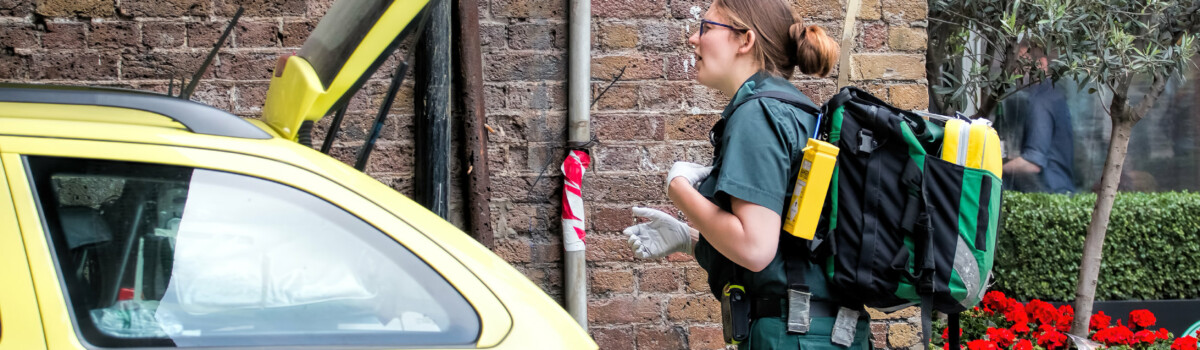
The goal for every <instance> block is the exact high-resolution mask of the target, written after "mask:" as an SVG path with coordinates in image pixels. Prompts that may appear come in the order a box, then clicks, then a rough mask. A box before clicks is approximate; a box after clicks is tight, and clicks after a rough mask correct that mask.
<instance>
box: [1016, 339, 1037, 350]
mask: <svg viewBox="0 0 1200 350" xmlns="http://www.w3.org/2000/svg"><path fill="white" fill-rule="evenodd" d="M1013 350H1033V343H1031V342H1029V339H1021V340H1020V341H1017V345H1014V346H1013Z"/></svg>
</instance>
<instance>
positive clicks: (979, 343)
mask: <svg viewBox="0 0 1200 350" xmlns="http://www.w3.org/2000/svg"><path fill="white" fill-rule="evenodd" d="M967 349H968V350H1000V347H998V346H996V342H993V341H990V340H983V339H979V340H972V341H969V342H967ZM1192 350H1195V349H1192Z"/></svg>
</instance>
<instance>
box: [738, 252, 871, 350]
mask: <svg viewBox="0 0 1200 350" xmlns="http://www.w3.org/2000/svg"><path fill="white" fill-rule="evenodd" d="M785 242H786V243H785ZM808 242H809V241H807V240H801V239H799V238H796V237H794V236H791V235H784V237H781V243H782V244H781V245H780V249H788V250H786V251H785V253H784V254H783V255H784V270H785V271H786V273H787V282H788V284H787V286H788V288H787V295H784V296H778V295H771V296H753V295H752V294H753V293H754V291H749V293H748V292H747V290H746V288H745V287H743V286H742V285H741V283H740V281H741V278H740V277H741V274H740V273H735V275H734V276H732V277H733V278H731V280H730V282H729V283H726V284H725V287H724V288H723V289H722V293H721V325H722V328H723V330H724V336H725V343H726V344H735V345H736V344H740V343H742V342H744V341H746V340H747V339H748V338H749V336H750V322H751V321H752V320H756V319H759V318H765V317H783V318H784V319H785V321H786V326H787V327H786V328H787V333H788V334H806V333H808V331H809V328H810V327H811V325H812V318H814V317H836V319H835V320H834V324H833V329H832V330H831V331H830V334H831V337H830V342H831V343H834V344H837V345H841V346H844V347H848V346H850V345H851V344H852V343H853V342H854V333H855V331H856V329H857V326H858V320H859V318H860V316H865V314H866V313H865V312H863V311H864V310H863V307H862V305H855V306H853V307H852V308H847V307H845V306H843V305H839V304H837V303H835V302H832V301H829V300H825V299H820V300H815V299H813V298H812V293H810V292H809V289H808V284H807V281H805V279H806V277H805V275H804V274H805V272H806V271H807V270H808V269H809V267H810V266H811V265H810V264H812V262H811V261H809V259H808V256H809V253H810V250H811V249H810V247H809V246H808ZM739 272H742V271H739Z"/></svg>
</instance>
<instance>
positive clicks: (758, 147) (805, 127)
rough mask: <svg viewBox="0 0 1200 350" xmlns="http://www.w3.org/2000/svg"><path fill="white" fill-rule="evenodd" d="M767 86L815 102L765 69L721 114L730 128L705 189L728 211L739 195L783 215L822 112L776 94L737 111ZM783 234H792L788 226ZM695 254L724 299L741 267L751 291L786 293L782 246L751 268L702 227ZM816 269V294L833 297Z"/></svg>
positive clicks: (718, 140)
mask: <svg viewBox="0 0 1200 350" xmlns="http://www.w3.org/2000/svg"><path fill="white" fill-rule="evenodd" d="M762 91H780V92H785V93H789V94H793V95H795V97H796V98H797V99H799V100H801V101H806V102H811V100H810V99H809V98H808V97H807V96H805V95H804V94H803V93H801V92H800V91H799V90H797V89H796V87H795V86H793V85H792V84H791V82H788V81H787V80H784V79H783V78H780V77H773V76H770V75H769V74H766V73H764V72H759V73H758V74H755V75H754V76H752V77H750V79H748V80H746V82H745V83H743V84H742V86H741V88H739V89H738V91H737V94H735V95H734V97H733V99H732V100H731V101H730V103H729V105H727V106H726V108H725V111H724V112H722V113H721V118H722V119H723V123H724V130H723V131H722V132H720V133H719V135H716V137H715V139H714V143H715V144H714V149H713V163H712V165H713V171H712V173H711V174H710V175H709V176H708V178H707V179H705V180H704V181H703V182H701V183H700V194H701V195H704V197H706V198H708V199H709V200H710V201H712V202H713V203H714V204H716V205H717V206H718V207H720V208H721V209H723V210H725V211H728V212H733V210H732V207H731V205H730V203H731V202H730V197H736V198H738V199H741V200H744V201H747V202H750V203H754V204H758V205H761V206H763V207H766V208H768V209H771V210H773V211H775V213H777V214H779V215H780V217H781V218H782V216H783V215H784V214H785V213H784V209H785V208H786V206H787V202H788V200H789V199H790V196H791V188H792V187H793V186H794V185H795V181H796V173H797V172H798V171H799V164H800V163H799V162H800V160H801V158H802V157H801V156H802V153H803V149H804V146H805V144H806V143H807V142H808V137H809V135H811V134H812V130H813V128H814V127H815V126H816V116H814V115H811V114H808V113H806V112H804V111H801V110H800V109H798V108H796V107H793V106H791V105H788V104H786V103H784V102H781V101H779V100H775V99H770V98H760V99H757V100H753V101H750V102H746V103H744V104H742V105H741V106H739V107H738V108H737V110H733V106H734V105H737V104H738V103H739V102H741V101H742V100H744V99H746V98H748V97H749V96H751V95H753V94H755V93H758V92H762ZM815 105H816V104H814V106H815ZM781 220H782V219H781ZM780 233H781V234H787V233H785V232H783V231H782V230H781V231H780ZM695 255H696V261H697V262H699V264H700V266H701V267H703V268H704V269H705V270H706V271H708V282H709V287H710V288H712V292H713V294H714V295H717V296H718V298H719V294H718V293H719V292H720V291H721V288H723V287H724V286H725V283H726V282H728V281H729V280H730V279H731V278H732V277H733V276H734V274H735V273H737V272H738V271H741V272H742V275H741V282H742V285H743V286H745V287H746V291H747V292H748V293H751V294H753V295H759V296H767V295H775V296H783V295H786V291H787V275H786V274H785V272H784V269H783V255H782V250H777V251H776V253H775V259H774V260H772V261H771V263H770V264H769V265H767V267H766V268H765V269H763V270H762V271H760V272H758V273H750V272H749V271H748V270H745V269H739V268H737V265H736V264H734V263H733V262H732V261H730V260H729V259H727V258H725V256H723V255H721V253H720V252H717V250H716V249H715V248H713V246H712V245H711V244H709V243H708V241H707V240H706V239H704V233H703V232H701V233H700V242H699V243H697V244H696V248H695ZM811 270H812V271H809V273H808V274H806V276H807V277H806V280H807V281H806V282H807V283H808V284H809V285H810V290H811V291H812V293H813V296H814V298H817V299H827V298H828V294H829V293H828V292H827V290H826V288H825V278H824V277H823V276H822V275H821V271H820V268H818V267H816V266H815V265H814V267H813V268H812V269H811Z"/></svg>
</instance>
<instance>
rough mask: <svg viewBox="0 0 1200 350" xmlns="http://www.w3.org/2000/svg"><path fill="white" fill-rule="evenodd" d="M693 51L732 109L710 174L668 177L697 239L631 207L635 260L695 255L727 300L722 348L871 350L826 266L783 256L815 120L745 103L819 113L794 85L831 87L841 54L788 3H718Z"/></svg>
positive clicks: (718, 129)
mask: <svg viewBox="0 0 1200 350" xmlns="http://www.w3.org/2000/svg"><path fill="white" fill-rule="evenodd" d="M688 42H689V43H690V44H691V45H692V46H694V47H695V55H696V63H695V65H696V70H697V72H696V80H698V81H699V82H700V84H703V85H704V86H707V87H710V88H713V89H717V90H720V91H721V92H722V93H723V94H724V95H726V96H729V97H731V100H730V103H729V104H728V105H727V106H726V108H725V110H724V112H722V113H721V120H720V121H718V122H717V123H716V125H715V126H714V128H713V131H712V133H711V134H710V141H711V142H712V143H713V147H714V149H713V162H712V166H711V167H705V166H701V165H699V164H694V163H686V162H678V163H675V165H674V166H673V167H672V168H671V170H670V171H669V172H668V174H667V185H666V186H667V189H666V191H667V196H668V197H669V198H670V199H671V201H672V202H673V203H674V204H675V207H676V208H678V209H679V210H680V211H682V212H683V213H684V214H685V215H686V216H687V218H689V219H690V220H691V223H692V224H693V225H695V229H693V228H691V227H688V226H687V224H684V223H683V222H681V221H679V220H677V219H675V218H673V217H672V216H671V215H668V214H666V213H663V212H661V211H657V210H654V209H647V208H637V207H635V208H633V212H634V214H635V215H636V216H640V217H643V218H646V219H649V221H648V222H645V223H641V224H638V225H634V226H631V227H629V228H627V229H625V233H626V234H627V235H629V243H630V246H631V247H632V248H633V249H634V252H635V255H637V256H638V257H640V258H660V257H663V256H666V255H668V254H670V253H674V252H686V253H691V254H693V255H694V256H695V257H696V261H697V262H699V264H700V266H701V267H703V268H704V269H705V271H707V272H708V283H709V287H710V288H711V289H712V292H713V294H714V295H715V296H717V298H718V299H721V304H722V305H721V307H722V319H723V320H722V322H723V323H724V325H723V326H724V328H725V333H726V334H725V337H726V342H727V343H734V344H738V345H739V348H741V349H796V348H797V347H798V348H800V349H810V348H811V349H826V348H828V349H847V348H853V349H866V348H867V346H868V344H867V340H866V339H867V336H868V334H869V332H868V320H867V315H866V313H865V312H863V311H862V310H863V309H862V307H861V305H858V306H854V305H839V304H838V300H837V298H836V296H834V295H830V293H829V291H828V290H827V289H826V285H825V277H824V275H823V274H822V269H821V267H820V265H818V264H816V263H808V259H804V263H799V264H797V263H785V260H789V259H791V258H789V257H785V254H784V252H785V251H787V250H788V249H787V247H790V246H788V245H783V246H781V241H785V240H795V239H796V238H792V237H784V236H788V234H787V233H786V232H783V231H782V230H781V227H782V219H781V217H782V215H784V214H785V213H786V208H785V206H786V205H787V203H788V200H789V198H790V194H791V189H792V186H794V185H795V179H796V175H797V172H798V171H799V169H800V167H799V165H800V164H799V163H800V161H801V155H802V149H803V148H804V146H805V144H806V142H807V140H808V136H809V135H811V134H812V131H813V129H814V128H815V127H816V124H817V116H815V115H812V114H809V113H806V112H804V111H802V110H801V109H799V108H797V107H793V106H792V105H789V104H787V103H785V102H782V101H780V100H778V99H775V98H757V99H753V100H751V99H748V98H749V97H750V96H751V95H755V94H758V93H763V92H775V93H783V94H786V95H787V96H790V97H791V99H794V100H799V101H802V102H805V103H808V104H811V103H812V102H811V100H810V99H809V98H808V97H807V96H805V95H804V94H803V93H801V92H800V91H799V90H797V89H796V87H795V86H793V85H792V84H791V83H789V82H788V80H787V78H788V77H791V76H792V74H793V71H794V69H795V67H799V68H800V72H801V73H804V74H810V75H816V76H826V75H828V74H829V72H830V71H831V70H832V69H833V67H834V65H835V63H836V61H837V57H838V50H839V48H838V44H837V42H835V41H834V40H833V39H832V38H830V37H829V36H827V35H826V34H825V31H824V30H823V29H821V28H820V27H817V26H813V25H810V26H805V25H804V23H803V21H801V20H799V19H798V17H797V16H796V15H795V13H793V11H792V9H791V7H790V6H789V5H788V2H787V1H785V0H715V1H713V3H712V5H711V6H710V7H709V9H708V11H707V12H706V13H705V14H704V18H703V20H701V21H700V23H699V29H698V30H697V31H696V32H695V33H693V34H692V35H691V37H690V38H688ZM747 101H748V102H747ZM805 242H807V241H805ZM789 254H790V253H789ZM793 261H794V260H793ZM795 265H799V266H795ZM785 266H788V267H794V268H785ZM789 271H791V272H792V273H793V275H792V276H791V277H793V278H792V279H791V280H792V281H791V282H792V284H791V285H790V286H791V287H789V278H788V277H789V276H788V272H789ZM797 280H799V281H797ZM805 311H807V312H805ZM835 324H836V325H837V326H836V327H835Z"/></svg>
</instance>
